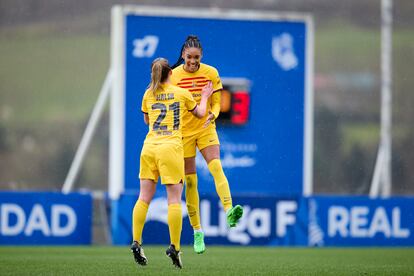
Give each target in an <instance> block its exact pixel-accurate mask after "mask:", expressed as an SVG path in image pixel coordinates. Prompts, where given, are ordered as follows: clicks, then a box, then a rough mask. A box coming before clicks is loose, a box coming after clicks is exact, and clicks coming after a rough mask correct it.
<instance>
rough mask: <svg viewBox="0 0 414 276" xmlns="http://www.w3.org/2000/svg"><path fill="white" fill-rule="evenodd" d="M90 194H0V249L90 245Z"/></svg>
mask: <svg viewBox="0 0 414 276" xmlns="http://www.w3.org/2000/svg"><path fill="white" fill-rule="evenodd" d="M91 231H92V197H91V195H90V194H83V193H82V194H80V193H70V194H67V195H64V194H61V193H53V192H0V245H80V244H90V243H91Z"/></svg>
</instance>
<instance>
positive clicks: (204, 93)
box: [192, 81, 213, 118]
mask: <svg viewBox="0 0 414 276" xmlns="http://www.w3.org/2000/svg"><path fill="white" fill-rule="evenodd" d="M211 94H213V84H212V83H211V81H209V82H208V83H207V84H206V85H205V86H204V87H203V89H202V90H201V101H200V104H199V105H198V106H197V107H196V108H195V109H194V110H193V112H192V113H193V115H194V116H196V117H197V118H203V117H204V115H206V110H207V100H208V98H209V97H210V96H211Z"/></svg>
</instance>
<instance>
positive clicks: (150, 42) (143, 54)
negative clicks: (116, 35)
mask: <svg viewBox="0 0 414 276" xmlns="http://www.w3.org/2000/svg"><path fill="white" fill-rule="evenodd" d="M159 40H160V39H159V38H158V36H155V35H147V36H145V37H144V38H141V39H135V40H134V41H133V44H134V50H133V52H132V55H133V56H134V57H137V58H150V57H152V56H154V53H155V50H157V46H158V41H159Z"/></svg>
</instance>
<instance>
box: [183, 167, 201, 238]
mask: <svg viewBox="0 0 414 276" xmlns="http://www.w3.org/2000/svg"><path fill="white" fill-rule="evenodd" d="M185 183H186V185H185V200H186V204H187V211H188V217H189V219H190V224H191V226H192V227H193V229H194V230H200V229H201V225H200V199H199V197H198V189H197V174H187V175H186V176H185Z"/></svg>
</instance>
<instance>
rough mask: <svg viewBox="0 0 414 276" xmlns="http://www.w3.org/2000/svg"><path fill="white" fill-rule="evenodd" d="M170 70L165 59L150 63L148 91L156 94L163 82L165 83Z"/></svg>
mask: <svg viewBox="0 0 414 276" xmlns="http://www.w3.org/2000/svg"><path fill="white" fill-rule="evenodd" d="M170 71H171V68H170V66H169V65H168V60H166V59H165V58H157V59H155V60H154V61H153V62H152V66H151V82H150V84H149V85H148V89H149V90H151V91H152V93H153V94H154V96H155V94H156V92H157V90H158V89H159V88H160V87H161V84H163V83H164V82H165V81H167V79H168V76H169V74H170Z"/></svg>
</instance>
